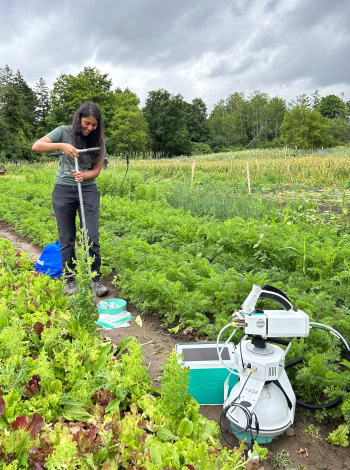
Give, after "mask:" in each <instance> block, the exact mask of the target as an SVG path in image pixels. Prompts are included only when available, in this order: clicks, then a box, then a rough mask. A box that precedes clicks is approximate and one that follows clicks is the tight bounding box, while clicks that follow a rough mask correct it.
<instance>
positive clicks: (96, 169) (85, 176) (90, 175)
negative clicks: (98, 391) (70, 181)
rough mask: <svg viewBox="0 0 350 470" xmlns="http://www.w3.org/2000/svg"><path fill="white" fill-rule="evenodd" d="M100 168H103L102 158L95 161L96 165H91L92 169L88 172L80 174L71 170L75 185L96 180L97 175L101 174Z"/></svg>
mask: <svg viewBox="0 0 350 470" xmlns="http://www.w3.org/2000/svg"><path fill="white" fill-rule="evenodd" d="M102 166H103V158H100V159H99V160H98V161H97V163H95V164H94V165H93V167H92V169H91V170H89V171H85V172H82V171H75V170H73V174H74V176H75V181H76V182H77V183H81V182H83V181H85V180H92V179H94V178H97V177H98V175H99V174H100V173H101V170H102Z"/></svg>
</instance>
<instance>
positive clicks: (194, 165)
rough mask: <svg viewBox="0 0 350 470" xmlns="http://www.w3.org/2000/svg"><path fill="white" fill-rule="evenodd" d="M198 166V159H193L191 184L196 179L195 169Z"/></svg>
mask: <svg viewBox="0 0 350 470" xmlns="http://www.w3.org/2000/svg"><path fill="white" fill-rule="evenodd" d="M195 168H196V160H193V162H192V177H191V186H192V185H193V180H194V170H195Z"/></svg>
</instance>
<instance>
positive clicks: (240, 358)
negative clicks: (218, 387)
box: [218, 285, 310, 442]
mask: <svg viewBox="0 0 350 470" xmlns="http://www.w3.org/2000/svg"><path fill="white" fill-rule="evenodd" d="M259 298H270V299H273V300H276V301H277V302H279V304H280V305H281V306H283V310H264V311H262V310H257V309H256V303H257V301H258V299H259ZM232 321H233V326H234V327H236V329H237V328H242V329H243V330H244V333H245V335H246V336H245V337H244V338H243V339H242V341H241V342H240V343H239V344H238V345H236V347H235V369H236V370H235V371H234V370H231V372H233V373H236V374H237V375H239V381H238V382H237V384H236V385H235V386H234V387H233V389H232V390H231V392H230V394H229V395H228V396H227V394H228V392H227V386H226V393H225V395H226V396H225V401H224V413H225V417H226V421H227V422H228V423H229V425H230V428H231V430H232V431H233V432H234V434H235V435H236V436H237V437H239V438H243V437H248V441H249V436H248V434H247V433H249V432H250V434H251V436H252V437H253V434H254V435H255V437H256V436H257V435H258V436H259V439H260V440H258V442H270V441H271V440H272V438H273V437H275V436H278V435H279V434H282V433H283V432H285V431H286V430H287V429H288V427H289V426H291V424H292V423H293V422H294V415H295V405H296V397H295V394H294V391H293V389H292V386H291V384H290V382H289V379H288V376H287V374H286V372H285V358H286V355H287V353H288V350H289V347H290V344H289V346H288V347H287V348H286V349H282V348H281V347H279V346H276V345H273V344H270V343H267V341H266V340H267V339H268V338H270V340H271V339H272V341H273V339H274V338H275V339H276V338H278V337H283V338H286V337H298V338H302V337H306V336H308V335H309V330H310V326H309V317H308V315H307V314H306V313H305V312H303V311H301V310H294V308H293V305H292V304H291V303H290V301H289V299H288V297H287V296H286V295H285V294H284V293H283V292H282V291H280V290H279V289H277V288H275V287H272V286H267V285H265V286H263V287H259V286H257V285H254V286H253V288H252V291H251V292H250V294H249V295H248V297H247V299H246V300H245V302H244V303H243V305H242V307H241V310H240V311H239V312H236V313H234V314H233V316H232ZM225 328H226V327H225ZM222 331H223V330H222ZM235 331H236V330H235ZM220 334H221V332H220ZM233 334H234V333H233ZM247 335H250V336H252V339H247ZM232 336H233V335H231V337H232ZM219 337H220V335H219ZM218 339H219V338H218ZM229 339H230V338H229ZM218 352H219V357H220V351H218Z"/></svg>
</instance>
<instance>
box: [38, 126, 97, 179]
mask: <svg viewBox="0 0 350 470" xmlns="http://www.w3.org/2000/svg"><path fill="white" fill-rule="evenodd" d="M46 137H48V138H49V139H50V140H51V142H54V143H58V142H63V143H64V144H71V145H72V126H60V127H56V129H54V130H53V131H51V132H49V133H48V134H47V136H46ZM80 159H82V160H84V168H82V167H81V165H79V169H80V171H83V172H86V171H89V170H91V168H92V165H91V157H89V155H88V154H84V157H83V158H82V157H81V156H80V157H78V162H79V160H80ZM80 163H82V162H80ZM73 170H75V162H74V159H73V158H71V157H69V156H68V155H66V154H63V155H61V156H60V165H59V167H58V170H57V173H56V179H55V184H65V185H69V186H75V185H76V184H77V183H76V181H75V179H74V175H73ZM81 184H83V185H86V184H96V179H95V178H94V179H91V180H85V181H83V182H82V183H81Z"/></svg>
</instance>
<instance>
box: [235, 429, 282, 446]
mask: <svg viewBox="0 0 350 470" xmlns="http://www.w3.org/2000/svg"><path fill="white" fill-rule="evenodd" d="M235 436H236V437H237V439H239V440H240V441H241V440H243V441H246V443H247V444H250V443H251V441H252V436H251V435H250V433H247V432H243V433H242V434H235ZM275 437H276V436H258V437H257V438H255V435H254V433H253V439H254V440H255V441H256V442H257V443H258V444H269V443H270V442H271V441H272V439H274V438H275Z"/></svg>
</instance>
